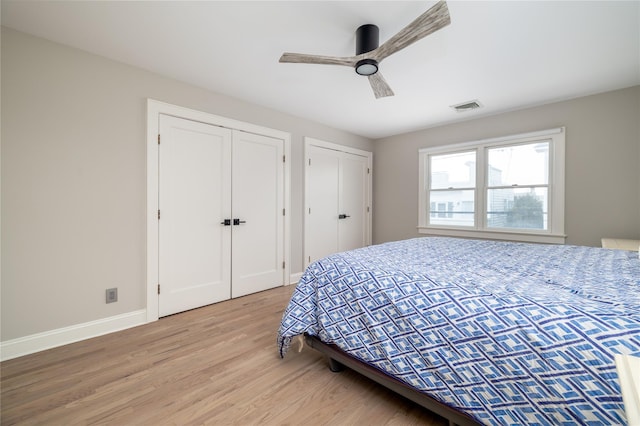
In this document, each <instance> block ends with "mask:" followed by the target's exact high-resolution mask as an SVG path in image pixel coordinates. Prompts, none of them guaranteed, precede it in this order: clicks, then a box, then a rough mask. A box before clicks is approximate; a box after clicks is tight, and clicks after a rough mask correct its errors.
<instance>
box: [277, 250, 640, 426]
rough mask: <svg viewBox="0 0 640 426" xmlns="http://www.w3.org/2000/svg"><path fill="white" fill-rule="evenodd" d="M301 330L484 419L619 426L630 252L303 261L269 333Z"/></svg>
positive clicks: (447, 253) (631, 323)
mask: <svg viewBox="0 0 640 426" xmlns="http://www.w3.org/2000/svg"><path fill="white" fill-rule="evenodd" d="M303 333H307V334H310V335H313V336H318V338H320V339H321V340H322V341H323V342H326V343H331V344H334V345H336V346H337V347H339V348H340V349H341V350H343V351H344V352H346V353H348V354H349V355H351V356H353V357H354V358H356V359H359V360H361V361H363V362H365V363H367V364H369V365H372V366H374V367H376V368H378V369H380V370H382V371H384V372H385V373H387V374H389V375H391V376H393V377H395V378H397V379H398V380H400V381H402V382H404V383H407V384H408V385H410V386H412V387H414V388H415V389H418V390H419V391H421V392H425V393H426V394H428V395H430V396H432V397H433V398H435V399H436V400H438V401H440V402H442V403H444V404H446V405H448V406H450V407H452V408H454V409H456V410H457V411H460V412H463V413H465V414H467V415H469V416H471V417H472V418H474V419H475V420H477V421H478V422H480V423H484V424H540V425H551V424H553V425H557V424H576V423H578V424H580V423H582V424H603V425H605V424H606V425H610V424H625V423H626V418H625V413H624V406H623V400H622V395H621V391H620V384H619V381H618V378H617V373H616V367H615V362H614V356H615V355H616V354H624V355H634V356H639V355H640V260H639V259H638V253H637V252H630V251H622V250H607V249H601V248H594V247H581V246H570V245H538V244H526V243H509V242H497V241H484V240H464V239H454V238H438V237H429V238H416V239H410V240H405V241H398V242H392V243H386V244H381V245H375V246H370V247H366V248H362V249H358V250H353V251H348V252H344V253H338V254H335V255H331V256H328V257H326V258H324V259H321V260H319V261H317V262H314V263H313V264H311V265H310V266H309V267H308V268H307V270H306V271H305V272H304V274H303V276H302V278H301V279H300V281H299V283H298V285H297V287H296V289H295V291H294V294H293V296H292V298H291V301H290V303H289V304H288V306H287V308H286V310H285V313H284V315H283V319H282V322H281V325H280V328H279V331H278V349H279V351H280V355H281V356H284V355H285V353H286V351H287V349H288V347H289V345H290V343H291V339H292V338H293V337H294V336H296V335H299V334H303Z"/></svg>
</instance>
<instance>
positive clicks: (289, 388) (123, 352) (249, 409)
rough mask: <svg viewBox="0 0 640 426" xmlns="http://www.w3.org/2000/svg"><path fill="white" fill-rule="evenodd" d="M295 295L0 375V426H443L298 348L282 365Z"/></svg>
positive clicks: (60, 352)
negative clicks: (281, 340)
mask: <svg viewBox="0 0 640 426" xmlns="http://www.w3.org/2000/svg"><path fill="white" fill-rule="evenodd" d="M293 288H294V286H288V287H281V288H276V289H273V290H268V291H265V292H261V293H257V294H253V295H250V296H245V297H241V298H238V299H234V300H230V301H226V302H221V303H217V304H215V305H211V306H206V307H204V308H200V309H195V310H192V311H189V312H184V313H181V314H177V315H173V316H170V317H166V318H161V319H160V320H158V321H156V322H153V323H150V324H146V325H143V326H140V327H135V328H131V329H128V330H124V331H121V332H117V333H112V334H109V335H106V336H101V337H97V338H94V339H89V340H85V341H82V342H78V343H74V344H71V345H66V346H62V347H59V348H55V349H50V350H47V351H43V352H39V353H36V354H33V355H28V356H24V357H20V358H16V359H13V360H8V361H5V362H3V363H1V364H0V373H1V376H0V377H1V381H0V386H1V392H2V396H1V401H0V402H1V404H2V406H1V413H2V414H1V417H0V423H1V424H2V425H3V426H4V425H12V424H41V425H73V424H83V425H84V424H101V425H102V424H105V425H106V424H110V425H191V424H215V425H225V424H235V425H258V424H260V425H368V426H369V425H412V424H415V425H446V424H447V422H446V421H445V420H444V419H442V418H440V417H438V416H436V415H435V414H432V413H431V412H429V411H427V410H425V409H423V408H421V407H419V406H417V405H415V404H414V403H412V402H410V401H408V400H406V399H404V398H402V397H399V396H397V395H395V394H393V393H392V392H390V391H388V390H386V389H385V388H383V387H381V386H379V385H377V384H376V383H374V382H372V381H370V380H368V379H366V378H364V377H362V376H360V375H358V374H357V373H355V372H352V371H350V370H346V371H343V372H342V373H332V372H331V371H329V369H328V367H327V362H326V360H325V359H324V357H323V356H322V355H321V354H319V353H317V352H316V351H314V350H313V349H310V348H308V347H305V348H304V349H303V350H302V352H299V353H298V352H297V351H294V350H291V351H290V352H289V353H288V354H287V356H286V357H285V359H280V358H279V356H278V354H277V349H276V342H275V341H276V332H277V329H278V326H279V323H280V319H281V318H282V313H283V311H284V308H285V306H286V304H287V303H288V301H289V298H290V297H291V293H292V292H293Z"/></svg>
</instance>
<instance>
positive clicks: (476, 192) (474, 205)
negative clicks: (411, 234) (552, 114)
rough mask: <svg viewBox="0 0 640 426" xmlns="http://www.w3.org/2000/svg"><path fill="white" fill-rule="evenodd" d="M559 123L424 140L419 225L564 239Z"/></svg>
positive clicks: (433, 230)
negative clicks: (485, 136)
mask: <svg viewBox="0 0 640 426" xmlns="http://www.w3.org/2000/svg"><path fill="white" fill-rule="evenodd" d="M564 144H565V131H564V128H559V129H553V130H545V131H541V132H535V133H528V134H522V135H515V136H508V137H503V138H496V139H490V140H484V141H478V142H469V143H464V144H457V145H449V146H442V147H436V148H424V149H421V150H420V151H419V157H420V182H419V187H420V200H419V212H418V213H419V216H418V217H419V224H418V229H419V231H420V232H421V233H427V234H439V235H451V236H466V237H480V238H495V239H504V240H516V241H518V240H519V241H531V242H551V243H564V238H565V235H564Z"/></svg>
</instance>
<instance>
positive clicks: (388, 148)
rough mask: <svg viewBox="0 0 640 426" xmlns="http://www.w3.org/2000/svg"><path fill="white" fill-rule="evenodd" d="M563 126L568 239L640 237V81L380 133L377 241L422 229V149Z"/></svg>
mask: <svg viewBox="0 0 640 426" xmlns="http://www.w3.org/2000/svg"><path fill="white" fill-rule="evenodd" d="M560 126H566V131H567V136H566V169H565V170H566V173H565V178H566V185H565V194H566V195H565V209H566V210H565V232H566V234H567V235H568V238H567V243H568V244H578V245H589V246H599V245H600V238H601V237H617V238H632V239H640V86H636V87H632V88H628V89H624V90H618V91H614V92H609V93H603V94H598V95H593V96H587V97H583V98H578V99H574V100H570V101H565V102H558V103H553V104H549V105H544V106H539V107H535V108H528V109H523V110H519V111H513V112H508V113H504V114H499V115H494V116H490V117H484V118H479V119H475V120H469V121H464V122H459V123H455V124H451V125H446V126H440V127H434V128H430V129H426V130H422V131H417V132H413V133H408V134H403V135H398V136H393V137H389V138H385V139H380V140H378V141H376V143H375V149H374V155H373V160H374V170H375V173H374V175H373V178H374V181H373V187H374V195H373V202H374V210H373V211H374V216H373V217H374V221H373V224H374V231H373V233H374V242H375V243H381V242H385V241H392V240H399V239H404V238H412V237H416V236H419V234H418V232H417V230H416V227H417V225H418V149H420V148H424V147H430V146H437V145H446V144H453V143H460V142H467V141H474V140H480V139H486V138H491V137H499V136H507V135H512V134H518V133H525V132H530V131H536V130H544V129H550V128H555V127H560Z"/></svg>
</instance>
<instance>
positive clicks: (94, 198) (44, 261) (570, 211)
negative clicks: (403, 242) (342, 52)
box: [0, 28, 640, 341]
mask: <svg viewBox="0 0 640 426" xmlns="http://www.w3.org/2000/svg"><path fill="white" fill-rule="evenodd" d="M1 55H2V74H1V78H2V88H1V90H2V105H1V107H2V117H1V118H2V134H1V136H2V164H1V172H2V203H1V204H2V212H1V216H0V217H1V220H2V248H1V254H2V277H1V280H2V281H1V282H2V298H1V304H2V305H1V309H2V312H1V314H2V317H1V322H2V328H1V333H2V334H1V335H2V341H7V340H11V339H15V338H18V337H23V336H28V335H31V334H34V333H39V332H43V331H48V330H54V329H58V328H61V327H66V326H70V325H74V324H81V323H84V322H88V321H92V320H96V319H101V318H106V317H110V316H113V315H117V314H121V313H127V312H131V311H135V310H138V309H144V308H145V303H146V293H145V291H146V287H145V286H146V284H145V262H146V260H145V256H146V254H145V244H146V235H145V200H146V170H145V162H146V152H145V131H146V123H145V120H146V109H145V108H146V99H147V98H153V99H157V100H160V101H164V102H168V103H172V104H176V105H181V106H185V107H189V108H193V109H197V110H201V111H206V112H209V113H212V114H216V115H221V116H225V117H228V118H233V119H237V120H242V121H246V122H251V123H254V124H258V125H262V126H266V127H271V128H275V129H280V130H283V131H287V132H290V133H292V156H293V158H292V182H291V183H292V188H291V189H292V194H291V201H292V210H293V212H292V213H293V215H292V224H291V225H292V237H291V238H292V241H291V252H292V259H291V260H292V265H293V266H292V273H296V272H300V271H301V270H302V264H303V263H302V247H303V242H302V238H303V223H302V208H303V194H302V191H303V164H302V163H303V139H302V138H303V137H304V136H311V137H315V138H318V139H322V140H327V141H331V142H335V143H339V144H344V145H348V146H352V147H355V148H359V149H363V150H368V151H374V214H373V217H374V240H375V242H383V241H389V240H397V239H401V238H407V237H414V236H417V235H418V234H417V232H416V226H417V212H418V207H417V191H418V181H417V179H418V177H417V173H418V159H417V151H418V149H419V148H422V147H426V146H434V145H441V144H447V143H457V142H464V141H469V140H477V139H482V138H488V137H494V136H504V135H509V134H514V133H522V132H528V131H534V130H541V129H546V128H551V127H557V126H563V125H564V126H566V127H567V174H566V177H567V186H566V193H567V199H566V205H567V215H566V231H567V233H568V234H569V238H568V242H569V243H573V244H587V245H598V244H599V239H600V237H602V236H605V235H606V236H611V237H628V238H640V167H639V164H640V127H639V124H638V123H639V122H640V87H636V88H632V89H626V90H621V91H616V92H611V93H605V94H601V95H595V96H590V97H585V98H581V99H576V100H572V101H567V102H560V103H556V104H552V105H547V106H542V107H538V108H531V109H527V110H522V111H515V112H510V113H506V114H502V115H497V116H492V117H487V118H482V119H478V120H470V121H466V122H462V123H457V124H452V125H448V126H441V127H436V128H431V129H427V130H423V131H420V132H415V133H411V134H406V135H400V136H395V137H391V138H386V139H383V140H379V141H375V142H372V141H370V140H368V139H366V138H362V137H359V136H354V135H351V134H348V133H345V132H343V131H340V130H336V129H332V128H329V127H327V126H323V125H321V124H318V123H315V122H311V121H308V120H304V119H300V118H297V117H293V116H290V115H287V114H283V113H279V112H276V111H273V110H270V109H266V108H262V107H259V106H256V105H252V104H248V103H246V102H243V101H240V100H237V99H233V98H229V97H226V96H223V95H220V94H216V93H212V92H210V91H207V90H204V89H202V88H198V87H195V86H191V85H188V84H185V83H181V82H179V81H175V80H172V79H168V78H165V77H162V76H159V75H156V74H153V73H150V72H147V71H144V70H141V69H137V68H133V67H130V66H127V65H124V64H121V63H117V62H114V61H110V60H107V59H105V58H101V57H98V56H94V55H91V54H88V53H85V52H82V51H79V50H76V49H71V48H68V47H65V46H62V45H59V44H54V43H50V42H48V41H45V40H43V39H39V38H35V37H31V36H28V35H25V34H22V33H19V32H16V31H13V30H8V29H5V28H3V29H2V51H1ZM113 286H117V287H118V288H119V302H118V303H115V304H109V305H107V304H105V303H104V290H105V289H106V288H109V287H113Z"/></svg>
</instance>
